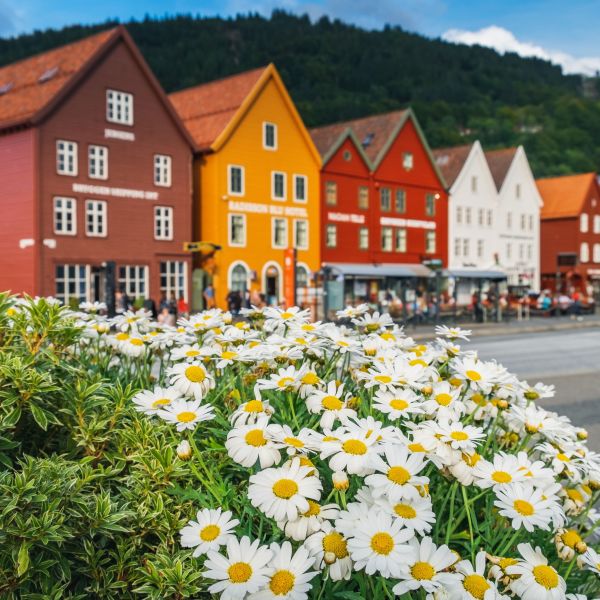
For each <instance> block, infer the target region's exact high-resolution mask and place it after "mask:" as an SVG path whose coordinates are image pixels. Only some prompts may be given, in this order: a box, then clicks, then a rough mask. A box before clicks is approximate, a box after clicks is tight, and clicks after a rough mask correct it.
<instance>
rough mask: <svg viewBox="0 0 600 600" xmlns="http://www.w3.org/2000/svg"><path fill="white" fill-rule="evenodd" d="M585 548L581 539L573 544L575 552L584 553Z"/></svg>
mask: <svg viewBox="0 0 600 600" xmlns="http://www.w3.org/2000/svg"><path fill="white" fill-rule="evenodd" d="M587 549H588V546H587V544H586V543H585V542H584V541H583V540H581V541H580V542H577V543H576V544H575V552H577V554H585V553H586V552H587Z"/></svg>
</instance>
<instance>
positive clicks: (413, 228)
mask: <svg viewBox="0 0 600 600" xmlns="http://www.w3.org/2000/svg"><path fill="white" fill-rule="evenodd" d="M311 135H312V137H313V140H314V141H315V144H316V146H317V148H318V149H319V151H320V153H321V156H322V159H323V168H322V172H321V214H322V224H321V227H322V230H321V253H322V260H323V262H324V263H325V264H326V265H328V266H329V267H330V268H331V269H332V270H333V273H334V274H336V273H339V274H341V275H343V276H344V278H345V280H346V286H345V290H344V293H345V296H346V300H347V301H352V300H353V299H362V300H374V299H377V298H380V297H381V296H382V295H384V296H388V297H389V296H390V295H391V296H394V295H397V294H398V295H399V294H401V293H403V292H402V290H401V288H402V287H403V286H404V284H406V285H407V286H408V287H409V288H411V291H412V292H413V293H414V291H415V287H417V286H418V285H424V284H423V282H422V280H424V279H426V278H428V277H429V275H431V271H430V270H429V269H428V268H427V267H426V266H424V263H429V262H430V261H433V262H435V263H436V264H439V266H440V267H444V266H446V264H447V257H448V252H447V248H448V238H447V231H448V223H447V219H448V205H447V194H446V191H445V184H444V181H443V178H442V176H441V174H440V172H439V170H438V169H437V166H436V164H435V162H434V160H433V158H432V155H431V152H430V150H429V147H428V145H427V142H426V140H425V137H424V135H423V133H422V131H421V129H420V127H419V124H418V122H417V120H416V118H415V116H414V114H413V113H412V111H411V110H410V109H409V110H405V111H395V112H392V113H387V114H383V115H375V116H372V117H366V118H363V119H356V120H353V121H348V122H343V123H336V124H334V125H329V126H325V127H319V128H316V129H313V130H312V131H311ZM418 281H421V283H420V284H419V283H417V282H418ZM405 287H406V286H405ZM409 301H410V298H409Z"/></svg>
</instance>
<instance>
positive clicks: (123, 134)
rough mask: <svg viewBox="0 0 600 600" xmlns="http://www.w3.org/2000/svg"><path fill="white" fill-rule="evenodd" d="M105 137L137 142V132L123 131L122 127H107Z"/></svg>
mask: <svg viewBox="0 0 600 600" xmlns="http://www.w3.org/2000/svg"><path fill="white" fill-rule="evenodd" d="M104 137H105V138H106V139H112V140H125V141H126V142H135V133H133V131H121V130H120V129H105V130H104Z"/></svg>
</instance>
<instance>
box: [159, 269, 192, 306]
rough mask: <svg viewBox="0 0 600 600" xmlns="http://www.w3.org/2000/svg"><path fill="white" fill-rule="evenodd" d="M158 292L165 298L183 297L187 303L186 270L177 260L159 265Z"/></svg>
mask: <svg viewBox="0 0 600 600" xmlns="http://www.w3.org/2000/svg"><path fill="white" fill-rule="evenodd" d="M160 292H161V295H164V296H166V297H167V298H170V297H171V294H175V298H180V297H181V296H183V298H184V300H186V301H187V269H186V266H185V263H184V262H183V261H179V260H167V261H165V262H161V263H160Z"/></svg>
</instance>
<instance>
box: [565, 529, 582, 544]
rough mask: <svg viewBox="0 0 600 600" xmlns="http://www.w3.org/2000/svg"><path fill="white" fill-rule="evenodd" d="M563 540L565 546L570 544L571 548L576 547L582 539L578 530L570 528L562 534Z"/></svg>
mask: <svg viewBox="0 0 600 600" xmlns="http://www.w3.org/2000/svg"><path fill="white" fill-rule="evenodd" d="M562 541H563V544H565V546H569V548H575V546H576V545H577V544H578V543H579V542H580V541H581V537H580V535H579V534H578V533H577V532H576V531H573V530H572V529H570V530H568V531H565V532H564V533H563V534H562Z"/></svg>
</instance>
